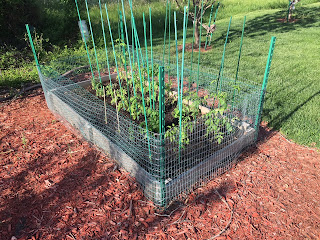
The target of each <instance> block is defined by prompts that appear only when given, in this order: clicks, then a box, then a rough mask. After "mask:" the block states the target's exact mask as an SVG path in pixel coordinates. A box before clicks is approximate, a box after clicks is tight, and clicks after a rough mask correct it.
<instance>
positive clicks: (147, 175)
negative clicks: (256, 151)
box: [39, 64, 260, 206]
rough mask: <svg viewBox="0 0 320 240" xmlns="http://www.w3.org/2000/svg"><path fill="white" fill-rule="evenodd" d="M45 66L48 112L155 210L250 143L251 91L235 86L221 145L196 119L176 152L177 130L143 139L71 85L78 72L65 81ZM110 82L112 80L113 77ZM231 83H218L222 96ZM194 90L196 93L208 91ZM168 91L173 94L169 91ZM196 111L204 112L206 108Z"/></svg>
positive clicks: (83, 87) (255, 97)
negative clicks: (132, 181)
mask: <svg viewBox="0 0 320 240" xmlns="http://www.w3.org/2000/svg"><path fill="white" fill-rule="evenodd" d="M51 66H52V67H50V64H48V65H45V66H42V67H41V72H40V73H39V74H40V79H41V83H42V85H43V89H44V92H45V96H46V101H47V104H48V106H49V108H50V110H51V111H52V112H54V113H55V114H58V115H59V116H60V117H61V118H62V119H64V120H66V121H67V122H68V123H70V124H71V125H72V126H73V127H74V128H75V129H77V130H78V131H79V132H80V133H81V134H82V136H83V137H84V138H85V139H87V140H88V141H90V142H91V143H93V144H94V145H95V146H97V147H98V148H100V149H101V150H102V151H103V152H105V153H107V154H109V155H110V157H112V158H113V159H115V160H116V161H117V162H118V163H119V164H120V165H121V166H122V167H123V168H125V169H126V170H127V171H128V172H130V174H131V175H132V176H133V177H135V178H136V180H137V182H139V183H140V185H141V186H142V188H143V190H144V194H145V196H146V197H147V198H149V199H150V200H152V201H153V202H154V203H155V204H156V205H159V206H167V205H168V204H169V203H170V202H172V201H174V200H176V199H178V198H179V197H181V196H182V194H184V193H187V192H188V191H190V190H192V189H193V188H195V187H197V186H199V184H201V183H202V182H203V181H204V180H206V179H210V178H212V177H214V176H217V175H219V174H221V173H223V172H225V171H226V170H227V169H229V168H230V167H231V166H232V165H233V164H234V163H235V161H236V158H237V156H238V155H239V154H240V153H241V152H242V151H243V150H244V149H245V148H246V147H247V146H249V145H251V144H253V143H254V142H255V136H256V129H255V128H254V123H255V120H256V117H259V116H258V115H257V112H258V105H259V99H260V96H259V93H260V88H259V87H257V86H252V85H248V84H245V83H242V82H239V83H238V84H239V86H240V89H242V91H237V93H236V99H237V100H236V101H234V102H233V103H232V105H233V106H232V109H229V110H228V112H227V113H225V114H223V116H221V117H223V118H226V119H229V120H230V123H232V126H231V130H230V131H225V130H224V131H223V133H224V135H223V138H222V140H221V141H219V142H218V141H217V138H216V136H215V133H214V131H212V132H210V131H209V129H208V127H207V125H206V120H207V119H208V118H205V117H201V116H200V117H198V118H197V119H194V120H192V121H190V123H188V124H190V126H192V130H190V129H189V130H187V131H186V133H187V135H188V141H187V142H186V143H184V144H183V146H182V148H181V149H180V151H179V131H175V132H173V133H172V134H171V135H170V134H168V135H166V136H168V137H165V139H164V141H161V139H163V138H161V134H159V133H156V132H151V131H149V132H148V134H147V132H146V129H145V128H142V127H141V126H139V125H138V123H136V122H135V121H133V120H131V119H130V118H129V117H128V116H124V115H123V114H121V112H118V111H117V110H116V109H115V108H114V107H113V106H109V105H107V106H106V107H105V104H104V101H103V100H102V99H99V98H98V97H96V96H95V95H93V94H92V93H90V92H89V91H88V90H87V89H88V88H90V86H91V82H90V80H85V81H80V82H78V81H74V80H75V79H77V75H78V76H79V78H80V76H82V75H83V73H81V70H79V71H80V72H79V71H77V72H76V73H72V76H68V75H66V74H64V73H61V74H57V72H58V71H54V69H53V68H54V66H55V64H51ZM169 67H170V66H169ZM169 67H167V69H169ZM71 68H72V67H70V69H69V71H70V70H72V69H71ZM49 69H50V70H49ZM173 70H174V69H173V68H172V67H171V71H173ZM185 71H186V74H185V75H186V76H190V75H191V72H190V71H189V70H187V69H186V70H185ZM53 73H54V74H53ZM201 75H202V76H206V78H210V77H211V79H207V80H208V81H210V80H214V79H215V78H216V76H214V75H213V74H212V75H210V74H209V75H206V74H203V73H201ZM166 76H167V75H166ZM111 78H113V79H115V78H116V74H113V75H111ZM71 79H72V80H71ZM102 81H103V82H104V81H109V76H108V75H106V76H102ZM231 81H232V80H228V79H227V78H225V79H224V81H223V83H224V84H223V85H222V90H223V91H225V92H230V93H231V92H233V91H234V88H232V84H230V83H231ZM199 88H200V89H201V90H199V92H200V91H210V89H209V90H208V89H203V88H201V86H199ZM172 92H173V94H174V90H173V91H172ZM230 99H231V98H230ZM230 99H229V100H230ZM185 104H187V103H185ZM213 105H214V104H213ZM230 106H231V105H230ZM212 107H214V106H212ZM200 108H201V109H202V110H203V109H210V106H200ZM203 116H205V114H204V115H203ZM106 119H107V121H106ZM231 120H232V121H231ZM168 131H170V129H169V130H167V132H168ZM171 131H172V129H171ZM147 135H148V137H149V139H147ZM147 140H148V141H147ZM180 147H181V146H180Z"/></svg>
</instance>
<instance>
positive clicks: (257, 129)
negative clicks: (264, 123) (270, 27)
mask: <svg viewBox="0 0 320 240" xmlns="http://www.w3.org/2000/svg"><path fill="white" fill-rule="evenodd" d="M275 42H276V37H272V38H271V43H270V48H269V54H268V60H267V64H266V69H265V72H264V77H263V84H262V88H261V93H260V102H259V107H258V112H257V116H256V121H255V124H254V128H255V130H256V136H255V140H256V141H257V139H258V133H259V125H260V120H261V113H262V108H263V103H264V96H265V94H266V89H267V84H268V77H269V73H270V66H271V62H272V55H273V50H274V46H275Z"/></svg>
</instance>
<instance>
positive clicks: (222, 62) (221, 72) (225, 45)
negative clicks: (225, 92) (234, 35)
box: [216, 16, 232, 92]
mask: <svg viewBox="0 0 320 240" xmlns="http://www.w3.org/2000/svg"><path fill="white" fill-rule="evenodd" d="M231 21H232V16H231V17H230V21H229V26H228V31H227V36H226V40H225V42H224V47H223V53H222V58H221V64H220V69H219V75H218V80H217V86H216V92H217V91H218V85H219V91H220V92H221V83H222V76H223V68H224V58H225V54H226V47H227V43H228V36H229V31H230V26H231Z"/></svg>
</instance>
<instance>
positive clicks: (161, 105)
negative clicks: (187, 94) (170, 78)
mask: <svg viewBox="0 0 320 240" xmlns="http://www.w3.org/2000/svg"><path fill="white" fill-rule="evenodd" d="M159 135H160V145H161V150H160V152H161V153H160V154H161V155H160V185H161V200H162V201H161V206H165V205H166V202H165V199H166V198H165V196H166V192H165V176H166V172H165V82H164V67H163V66H160V67H159Z"/></svg>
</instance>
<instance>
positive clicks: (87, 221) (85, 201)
mask: <svg viewBox="0 0 320 240" xmlns="http://www.w3.org/2000/svg"><path fill="white" fill-rule="evenodd" d="M259 139H260V140H259V142H258V144H257V146H256V147H253V148H251V149H249V150H248V151H246V152H245V153H244V154H243V155H242V156H241V157H240V159H239V163H238V164H237V165H236V166H235V167H234V168H233V169H231V170H230V171H228V172H227V173H225V174H223V175H222V176H220V177H217V178H215V179H214V180H212V181H210V182H209V183H208V184H206V185H205V186H203V187H201V188H199V189H197V190H195V191H194V192H193V193H191V194H190V195H189V196H188V198H187V199H186V200H185V201H183V202H178V203H176V204H173V205H172V206H171V207H170V208H169V209H168V210H166V211H165V212H160V211H159V210H157V209H156V208H155V207H154V206H153V204H152V203H151V202H149V201H147V200H146V199H145V198H144V196H143V194H142V191H141V190H140V189H139V186H138V185H137V184H136V183H135V181H134V179H132V178H131V177H130V176H129V175H128V174H127V173H126V172H125V171H124V170H122V169H119V168H118V167H117V165H116V164H115V162H113V161H112V160H111V159H109V158H108V157H106V156H105V155H103V154H102V153H101V152H99V151H97V150H96V149H94V148H93V147H92V146H90V144H88V143H87V142H85V141H84V140H82V139H81V138H80V137H79V136H76V135H75V134H74V133H73V132H71V131H70V130H69V129H67V128H66V127H65V126H64V125H63V123H62V122H60V121H58V120H56V118H55V117H54V116H53V114H52V113H51V112H50V111H49V110H48V108H47V106H46V103H45V99H44V96H43V93H42V91H41V90H40V89H38V90H36V91H34V92H33V94H32V95H31V96H28V97H25V98H19V99H15V100H13V101H11V102H5V103H1V106H0V239H33V240H34V239H211V238H212V239H213V237H215V239H319V237H320V207H319V206H320V177H319V169H320V153H319V152H318V151H317V150H316V149H310V148H306V147H302V146H299V145H297V144H295V143H292V142H290V141H288V140H286V139H285V138H284V137H283V136H282V135H281V134H280V133H278V132H274V131H272V130H270V129H268V128H267V127H266V126H265V124H264V125H263V126H262V127H261V134H260V137H259Z"/></svg>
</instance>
